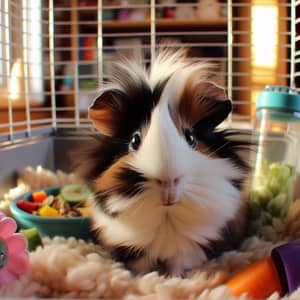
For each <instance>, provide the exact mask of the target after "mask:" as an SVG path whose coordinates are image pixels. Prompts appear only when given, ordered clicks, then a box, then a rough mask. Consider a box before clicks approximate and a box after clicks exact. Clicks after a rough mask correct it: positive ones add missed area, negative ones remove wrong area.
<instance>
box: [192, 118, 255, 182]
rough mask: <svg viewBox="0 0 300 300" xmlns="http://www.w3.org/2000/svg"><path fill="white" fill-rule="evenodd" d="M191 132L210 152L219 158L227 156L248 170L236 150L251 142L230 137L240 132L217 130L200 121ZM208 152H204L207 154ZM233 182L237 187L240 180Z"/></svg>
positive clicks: (243, 148)
mask: <svg viewBox="0 0 300 300" xmlns="http://www.w3.org/2000/svg"><path fill="white" fill-rule="evenodd" d="M193 133H194V134H195V137H196V138H197V140H201V141H202V142H203V143H205V145H207V146H208V147H209V149H210V153H214V154H215V155H217V156H218V157H221V158H228V159H230V160H231V161H232V162H233V163H234V164H235V165H236V166H237V167H239V168H241V169H242V170H244V171H245V172H247V171H249V165H248V164H247V163H246V162H245V161H244V160H243V159H242V158H241V157H240V156H239V155H238V154H237V151H239V150H245V149H249V148H250V147H251V146H252V145H253V143H251V142H249V139H248V140H246V139H232V137H234V136H238V135H240V134H241V133H240V132H238V131H234V130H222V131H218V130H216V129H214V128H212V127H205V126H204V124H202V123H201V126H200V124H197V125H196V126H195V127H194V129H193ZM249 136H250V135H249ZM249 136H248V138H249ZM210 153H206V154H208V155H209V154H210ZM234 184H235V186H237V187H239V186H240V184H241V182H239V181H236V182H234Z"/></svg>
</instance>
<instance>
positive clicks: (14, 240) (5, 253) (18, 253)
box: [0, 213, 29, 287]
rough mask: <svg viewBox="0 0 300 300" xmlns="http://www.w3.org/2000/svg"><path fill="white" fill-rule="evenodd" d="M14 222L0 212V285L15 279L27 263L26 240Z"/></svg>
mask: <svg viewBox="0 0 300 300" xmlns="http://www.w3.org/2000/svg"><path fill="white" fill-rule="evenodd" d="M16 229H17V224H16V222H15V221H14V220H13V219H12V218H9V217H6V216H5V215H3V214H1V213H0V287H1V286H3V285H5V284H8V283H10V282H12V281H14V280H16V279H17V278H18V277H19V276H20V275H21V274H23V273H24V272H25V271H26V269H27V267H28V264H29V253H28V251H27V240H26V238H25V237H24V236H23V235H22V234H20V233H15V231H16Z"/></svg>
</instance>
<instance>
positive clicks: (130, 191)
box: [116, 168, 147, 197]
mask: <svg viewBox="0 0 300 300" xmlns="http://www.w3.org/2000/svg"><path fill="white" fill-rule="evenodd" d="M116 177H117V179H119V180H120V181H121V182H122V185H121V186H119V187H118V188H117V189H116V192H117V194H118V195H124V196H127V197H133V196H136V195H138V194H140V193H141V192H143V183H145V182H146V181H147V179H146V178H145V177H144V176H143V174H141V173H139V172H137V171H135V170H132V169H129V168H122V169H121V170H120V172H118V173H117V175H116Z"/></svg>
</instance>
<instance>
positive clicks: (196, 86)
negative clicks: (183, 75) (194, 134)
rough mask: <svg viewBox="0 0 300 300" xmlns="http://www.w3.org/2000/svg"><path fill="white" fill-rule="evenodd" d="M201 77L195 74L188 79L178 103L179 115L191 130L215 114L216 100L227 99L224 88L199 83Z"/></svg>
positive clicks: (205, 82) (204, 82)
mask: <svg viewBox="0 0 300 300" xmlns="http://www.w3.org/2000/svg"><path fill="white" fill-rule="evenodd" d="M199 77H200V76H199V73H198V72H194V73H193V74H192V75H191V76H190V77H189V78H188V79H187V81H186V84H185V86H184V89H183V91H182V94H181V96H180V99H179V102H178V113H179V115H180V117H181V118H182V119H183V122H184V123H187V124H189V126H188V127H189V128H191V127H192V126H193V125H195V123H196V122H197V121H199V120H201V119H203V118H205V117H207V116H209V115H211V114H213V109H212V108H213V105H214V100H225V99H226V95H225V92H224V90H223V89H222V88H220V87H219V86H217V85H215V84H214V83H212V82H209V81H202V82H199V83H197V81H199Z"/></svg>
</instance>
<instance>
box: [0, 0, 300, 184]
mask: <svg viewBox="0 0 300 300" xmlns="http://www.w3.org/2000/svg"><path fill="white" fill-rule="evenodd" d="M299 9H300V1H295V0H292V1H287V0H251V1H250V0H249V1H241V0H227V1H226V0H219V1H217V0H194V1H192V0H190V1H182V0H181V1H180V0H176V1H175V0H169V1H164V0H139V1H135V0H126V1H125V0H85V1H83V0H10V1H9V0H2V1H0V147H1V148H0V177H1V179H2V181H1V182H2V183H1V186H3V187H6V186H7V185H6V184H4V183H10V182H11V179H12V177H13V170H17V169H19V168H20V167H23V166H26V165H37V164H42V165H44V166H45V167H49V168H52V169H53V168H57V167H62V168H64V167H67V165H68V162H67V161H66V160H65V159H64V157H65V155H64V154H65V153H66V152H67V149H69V148H70V147H71V145H73V144H72V143H73V142H74V138H71V141H70V136H71V134H70V133H71V132H73V131H74V130H75V131H76V130H77V129H81V128H85V127H89V126H90V122H89V120H88V116H87V109H88V106H89V105H90V103H91V101H92V100H93V99H94V97H95V96H96V95H97V93H98V89H99V87H101V82H103V81H105V80H107V79H108V78H109V76H110V72H111V64H112V63H113V62H114V61H115V60H116V59H117V58H118V56H119V55H125V56H128V57H133V56H136V55H139V56H142V57H143V59H144V62H145V64H146V65H148V64H150V63H151V60H152V59H153V57H154V55H155V51H156V49H157V48H158V47H159V46H163V45H165V44H167V45H168V46H169V47H176V48H178V47H186V48H188V49H189V55H191V56H192V57H195V58H201V59H204V60H206V61H207V60H208V61H212V62H214V63H215V66H216V70H215V71H216V72H215V74H216V75H215V78H214V80H215V81H216V82H218V83H219V84H221V85H223V86H224V87H226V90H227V93H228V95H229V97H230V98H231V99H232V101H233V114H232V115H231V117H230V122H229V125H230V126H238V127H239V128H242V127H244V126H245V127H246V128H249V127H250V126H251V119H252V116H253V111H254V109H255V101H256V96H257V93H259V92H260V91H261V90H262V89H263V88H264V86H265V85H267V84H269V85H284V86H286V85H287V86H293V87H296V88H298V89H299V88H300V82H299V78H300V76H299V75H300V73H299V72H300V68H299V66H300V63H299V62H300V47H299V43H300V42H299V40H300V38H299V36H298V35H297V32H298V31H299V18H298V15H299ZM70 143H71V144H70Z"/></svg>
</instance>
